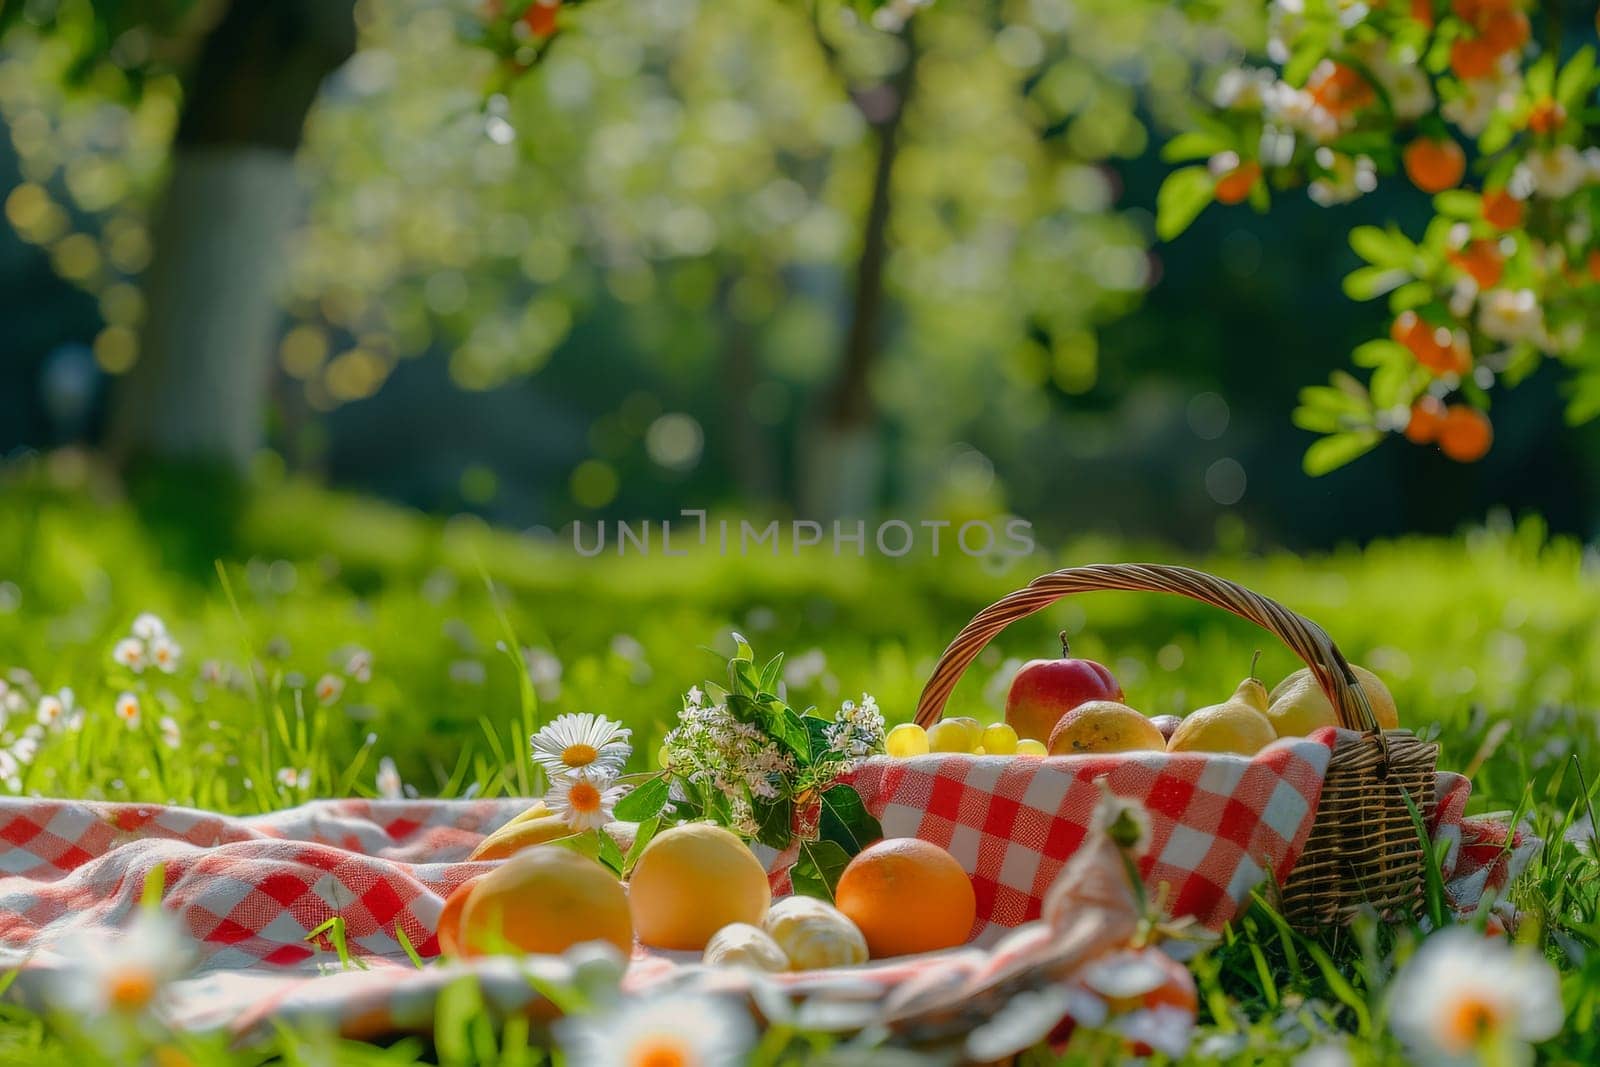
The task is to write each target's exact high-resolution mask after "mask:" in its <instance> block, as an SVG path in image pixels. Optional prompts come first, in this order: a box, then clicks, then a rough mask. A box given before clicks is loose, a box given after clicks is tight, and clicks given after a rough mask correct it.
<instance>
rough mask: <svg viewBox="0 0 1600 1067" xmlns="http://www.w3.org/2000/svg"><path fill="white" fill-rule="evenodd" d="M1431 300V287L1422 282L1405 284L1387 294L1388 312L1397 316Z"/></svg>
mask: <svg viewBox="0 0 1600 1067" xmlns="http://www.w3.org/2000/svg"><path fill="white" fill-rule="evenodd" d="M1432 299H1433V286H1431V285H1429V284H1428V283H1427V282H1424V281H1415V282H1407V283H1406V284H1404V285H1402V286H1401V287H1400V288H1398V289H1396V290H1395V291H1394V292H1392V293H1390V294H1389V312H1390V314H1393V315H1398V314H1400V312H1402V311H1409V310H1411V309H1413V308H1419V307H1421V306H1422V305H1423V304H1426V303H1427V302H1428V301H1430V300H1432Z"/></svg>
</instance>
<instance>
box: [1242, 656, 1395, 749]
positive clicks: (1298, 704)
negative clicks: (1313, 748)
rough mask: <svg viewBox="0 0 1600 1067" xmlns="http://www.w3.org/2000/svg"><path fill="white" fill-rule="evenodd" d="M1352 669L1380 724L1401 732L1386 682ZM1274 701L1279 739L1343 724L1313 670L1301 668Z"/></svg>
mask: <svg viewBox="0 0 1600 1067" xmlns="http://www.w3.org/2000/svg"><path fill="white" fill-rule="evenodd" d="M1351 670H1352V671H1354V672H1355V676H1356V679H1357V680H1358V681H1359V682H1360V683H1361V689H1362V692H1364V693H1366V695H1367V703H1368V705H1370V706H1371V708H1372V713H1373V715H1375V716H1377V719H1378V725H1379V726H1381V727H1383V729H1385V730H1398V729H1399V728H1400V715H1399V713H1398V712H1397V711H1396V710H1395V706H1394V696H1393V695H1392V694H1391V693H1390V692H1389V687H1388V686H1386V685H1384V684H1383V679H1381V678H1379V677H1378V676H1377V675H1376V674H1373V673H1372V672H1371V671H1369V670H1367V669H1366V668H1365V667H1356V666H1352V667H1351ZM1270 700H1271V704H1270V705H1269V706H1268V708H1267V718H1269V719H1271V720H1272V725H1273V728H1274V729H1276V730H1277V731H1278V736H1279V737H1305V736H1306V735H1307V734H1310V733H1311V732H1312V731H1313V730H1317V729H1320V728H1321V727H1324V726H1338V725H1339V716H1338V715H1337V714H1336V713H1335V712H1334V710H1333V704H1332V702H1331V701H1329V700H1328V694H1326V693H1324V692H1323V691H1322V686H1320V685H1318V684H1317V679H1316V676H1315V675H1313V674H1312V673H1311V669H1310V668H1309V667H1302V668H1300V669H1299V670H1297V671H1295V672H1294V673H1293V674H1291V675H1289V676H1288V677H1287V678H1285V679H1284V680H1283V681H1281V682H1279V683H1278V684H1277V685H1275V686H1273V688H1272V693H1271V694H1270Z"/></svg>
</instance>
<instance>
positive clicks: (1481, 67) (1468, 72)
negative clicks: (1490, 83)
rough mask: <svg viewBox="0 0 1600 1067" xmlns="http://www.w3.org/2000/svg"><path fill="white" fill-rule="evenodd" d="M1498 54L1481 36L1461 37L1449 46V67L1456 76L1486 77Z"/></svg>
mask: <svg viewBox="0 0 1600 1067" xmlns="http://www.w3.org/2000/svg"><path fill="white" fill-rule="evenodd" d="M1499 56H1500V53H1498V52H1496V51H1495V49H1494V46H1493V45H1491V44H1490V43H1489V42H1488V41H1485V40H1484V39H1483V38H1482V37H1461V38H1458V39H1457V40H1456V42H1455V43H1454V44H1452V45H1451V46H1450V69H1451V70H1452V71H1454V72H1455V75H1456V77H1458V78H1487V77H1488V76H1489V75H1491V74H1493V73H1494V61H1495V60H1496V59H1498V58H1499Z"/></svg>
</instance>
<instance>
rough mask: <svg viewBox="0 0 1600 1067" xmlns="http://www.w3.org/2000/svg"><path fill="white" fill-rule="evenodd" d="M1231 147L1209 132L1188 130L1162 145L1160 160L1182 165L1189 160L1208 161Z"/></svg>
mask: <svg viewBox="0 0 1600 1067" xmlns="http://www.w3.org/2000/svg"><path fill="white" fill-rule="evenodd" d="M1232 147H1233V146H1232V145H1231V144H1229V143H1228V142H1227V141H1226V140H1224V139H1223V138H1222V137H1219V136H1217V134H1215V133H1214V132H1212V131H1210V130H1190V131H1188V132H1187V133H1180V134H1178V135H1177V136H1176V137H1174V138H1173V139H1172V140H1170V141H1168V142H1167V143H1166V144H1164V145H1162V146H1161V158H1162V159H1163V160H1165V161H1166V162H1168V163H1183V162H1186V161H1188V160H1191V159H1208V158H1210V157H1211V156H1214V155H1216V154H1217V153H1218V152H1227V151H1229V150H1230V149H1232Z"/></svg>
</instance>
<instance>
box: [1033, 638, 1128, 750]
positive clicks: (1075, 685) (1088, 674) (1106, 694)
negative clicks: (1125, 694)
mask: <svg viewBox="0 0 1600 1067" xmlns="http://www.w3.org/2000/svg"><path fill="white" fill-rule="evenodd" d="M1090 700H1114V701H1117V702H1118V703H1120V702H1121V701H1122V686H1120V685H1118V684H1117V680H1116V679H1115V678H1113V677H1112V676H1111V672H1110V671H1109V670H1107V669H1106V668H1105V666H1104V665H1103V664H1100V663H1096V662H1095V661H1094V660H1092V659H1073V658H1071V656H1070V655H1069V650H1068V648H1067V633H1066V631H1065V630H1063V631H1062V632H1061V658H1060V659H1034V660H1029V661H1028V662H1027V663H1024V664H1023V665H1022V669H1021V670H1019V671H1018V672H1017V675H1016V677H1015V678H1013V679H1011V691H1010V692H1009V693H1007V694H1006V722H1008V723H1010V724H1011V728H1012V729H1013V730H1015V731H1017V736H1018V737H1031V738H1033V739H1034V740H1036V741H1046V740H1048V739H1049V737H1050V732H1051V731H1052V730H1054V729H1055V727H1056V723H1057V722H1058V721H1060V719H1061V716H1063V715H1065V714H1066V713H1067V712H1069V711H1071V710H1072V709H1073V708H1075V707H1077V706H1078V705H1079V704H1083V703H1085V702H1087V701H1090Z"/></svg>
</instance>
